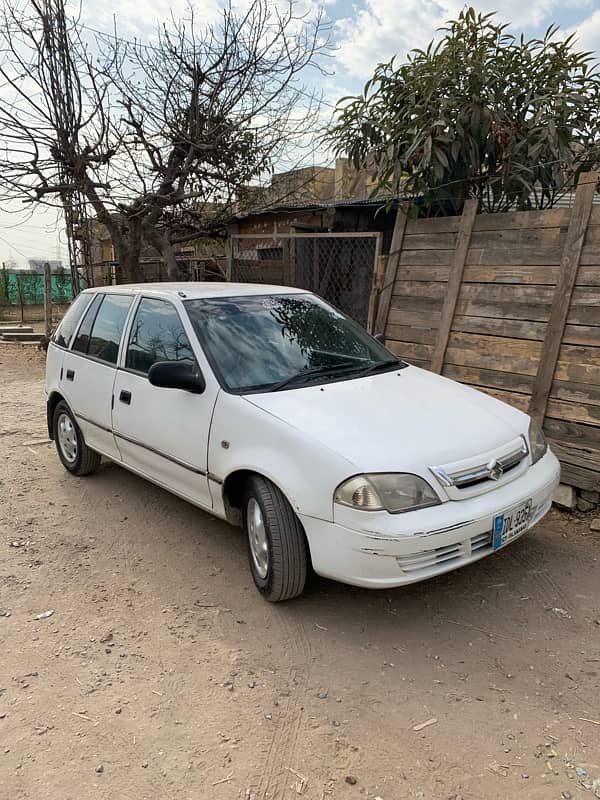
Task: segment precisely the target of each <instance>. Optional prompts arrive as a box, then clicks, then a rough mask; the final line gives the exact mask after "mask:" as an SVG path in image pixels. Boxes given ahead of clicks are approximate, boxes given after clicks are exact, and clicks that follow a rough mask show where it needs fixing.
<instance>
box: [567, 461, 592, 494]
mask: <svg viewBox="0 0 600 800" xmlns="http://www.w3.org/2000/svg"><path fill="white" fill-rule="evenodd" d="M598 478H599V473H598V472H595V471H593V470H589V469H584V468H582V467H576V466H575V465H574V464H568V463H566V462H565V463H564V464H561V471H560V480H561V482H562V483H566V484H567V485H568V486H576V487H577V488H578V489H589V490H590V491H598V489H599V488H600V481H599V480H598Z"/></svg>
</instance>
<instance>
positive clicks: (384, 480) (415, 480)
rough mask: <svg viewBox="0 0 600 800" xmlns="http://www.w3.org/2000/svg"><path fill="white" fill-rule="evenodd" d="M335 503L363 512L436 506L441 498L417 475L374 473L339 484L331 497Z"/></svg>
mask: <svg viewBox="0 0 600 800" xmlns="http://www.w3.org/2000/svg"><path fill="white" fill-rule="evenodd" d="M333 499H334V501H335V502H336V503H339V504H341V505H343V506H350V508H359V509H362V510H363V511H389V513H390V514H396V513H398V512H400V511H414V510H415V509H416V508H427V506H437V505H438V504H439V503H440V499H439V497H438V496H437V494H436V493H435V492H434V491H433V489H432V488H431V486H430V485H429V484H428V483H427V482H426V481H424V480H423V478H419V476H418V475H408V474H404V473H390V474H384V473H376V474H372V475H356V476H355V477H354V478H349V479H348V480H347V481H344V482H343V483H341V484H340V485H339V486H338V488H337V489H336V490H335V494H334V497H333Z"/></svg>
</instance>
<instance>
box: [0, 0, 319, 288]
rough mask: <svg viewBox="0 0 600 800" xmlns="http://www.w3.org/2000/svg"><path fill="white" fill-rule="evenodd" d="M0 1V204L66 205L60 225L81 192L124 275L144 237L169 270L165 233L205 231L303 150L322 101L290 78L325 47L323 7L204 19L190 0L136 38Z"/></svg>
mask: <svg viewBox="0 0 600 800" xmlns="http://www.w3.org/2000/svg"><path fill="white" fill-rule="evenodd" d="M0 2H2V3H3V5H2V6H1V7H0V80H1V82H2V86H1V87H0V100H1V101H3V102H0V129H1V130H3V140H4V141H3V146H2V151H1V152H0V203H3V204H4V205H11V204H14V200H15V198H19V199H21V200H22V201H24V202H28V203H34V204H36V203H44V204H54V205H60V204H62V205H63V207H64V208H65V210H66V212H67V223H69V216H68V215H69V214H70V213H71V211H70V210H71V208H72V207H73V200H74V198H79V197H81V198H83V200H84V202H85V203H87V204H89V205H90V206H91V208H92V209H93V213H94V215H95V217H96V219H97V220H98V221H99V222H100V223H102V224H104V225H105V226H106V228H107V229H108V231H109V233H110V235H111V239H112V242H113V245H114V248H115V253H116V257H117V260H118V261H119V264H120V277H121V280H125V281H131V280H137V279H139V278H140V277H141V276H140V269H139V261H140V253H141V251H142V246H143V243H144V242H146V243H149V244H151V245H152V246H153V247H155V248H156V249H157V250H158V251H159V252H160V253H161V255H162V256H163V258H164V260H165V263H166V266H167V272H168V274H169V276H171V277H174V276H175V275H176V274H177V262H176V258H175V251H174V245H175V244H177V243H178V242H181V241H185V240H186V239H191V238H194V237H197V236H198V235H199V234H201V233H202V232H203V231H205V230H206V229H207V228H208V227H210V228H211V230H214V228H215V226H216V225H217V224H218V223H219V221H221V220H222V219H224V218H225V216H226V215H227V214H228V213H230V209H231V205H232V202H233V200H234V198H235V196H236V193H237V192H238V190H239V188H240V187H241V186H243V185H245V184H247V183H248V182H249V181H252V180H253V179H256V178H259V177H260V176H262V175H266V174H268V173H269V172H270V171H271V170H272V168H273V165H274V164H275V163H277V161H278V159H280V158H281V157H282V155H283V154H284V153H285V152H287V153H288V154H289V152H290V150H291V151H293V152H294V153H296V154H297V155H298V157H299V159H301V154H302V148H303V147H305V146H306V143H307V138H306V134H307V131H310V130H311V128H314V125H315V122H316V118H317V114H318V101H317V100H316V98H314V97H313V96H310V95H309V96H308V97H309V101H308V103H307V101H306V97H307V95H306V93H305V92H304V90H303V87H302V86H301V85H300V84H299V78H300V73H302V72H303V71H304V70H305V69H306V68H307V67H309V66H310V65H315V66H317V67H318V62H319V60H320V56H322V55H324V54H325V53H326V52H327V49H328V44H327V40H326V37H325V35H324V31H323V26H322V21H321V18H320V17H317V18H316V19H313V20H310V19H306V18H303V17H301V16H298V15H297V14H296V13H295V10H294V7H293V5H290V6H289V7H288V9H287V11H286V12H283V13H281V12H279V11H278V10H277V9H276V7H275V6H274V4H272V3H270V2H269V1H268V0H254V2H253V3H252V4H251V5H250V7H249V9H248V10H247V12H245V13H243V14H241V15H240V14H238V13H236V12H235V11H234V10H233V9H232V7H231V6H227V7H226V8H225V9H224V10H223V11H222V15H221V18H220V21H219V23H218V24H217V25H214V26H208V27H206V26H204V27H202V26H198V24H197V22H196V19H195V17H194V13H193V11H192V10H190V11H189V13H188V15H187V17H186V19H184V20H173V21H172V24H170V25H169V26H167V25H165V26H163V27H162V28H161V29H160V30H159V32H158V36H157V38H156V40H155V41H154V42H153V43H151V44H142V43H140V42H124V41H123V40H121V39H119V37H118V36H117V35H116V33H115V35H108V34H97V33H95V34H93V35H90V33H89V31H88V29H87V28H86V27H85V26H84V25H83V24H82V23H81V21H80V20H78V19H74V20H70V21H69V22H67V21H66V19H65V13H64V5H63V0H30V2H29V3H28V5H27V7H26V11H25V12H24V11H22V10H21V11H17V10H15V8H14V4H13V2H12V0H0ZM13 207H14V206H13ZM71 222H72V223H73V224H76V222H77V220H72V219H71Z"/></svg>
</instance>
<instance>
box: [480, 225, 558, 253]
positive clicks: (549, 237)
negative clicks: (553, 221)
mask: <svg viewBox="0 0 600 800" xmlns="http://www.w3.org/2000/svg"><path fill="white" fill-rule="evenodd" d="M566 235H567V231H566V228H511V229H508V230H494V231H481V230H480V231H473V235H472V236H471V247H472V248H475V249H478V248H479V249H482V250H484V249H490V250H506V249H510V248H516V247H519V248H521V247H560V246H561V245H562V244H563V243H564V241H565V238H566Z"/></svg>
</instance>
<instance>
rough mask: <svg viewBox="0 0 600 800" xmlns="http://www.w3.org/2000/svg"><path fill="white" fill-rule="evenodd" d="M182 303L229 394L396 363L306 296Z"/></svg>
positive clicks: (324, 305)
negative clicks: (230, 392)
mask: <svg viewBox="0 0 600 800" xmlns="http://www.w3.org/2000/svg"><path fill="white" fill-rule="evenodd" d="M185 306H186V309H187V312H188V314H189V317H190V319H191V321H192V324H193V326H194V329H195V331H196V333H197V335H198V338H199V339H200V341H201V343H202V345H203V347H204V349H205V352H206V354H207V357H208V359H209V361H210V362H211V365H212V367H213V369H214V370H215V371H216V373H217V375H218V377H219V378H220V380H221V382H222V384H223V386H224V387H225V388H226V389H228V390H229V391H234V392H239V393H243V392H258V391H274V390H278V389H283V388H286V389H287V388H290V389H291V388H298V387H299V386H303V385H306V384H307V383H308V382H317V381H318V382H320V383H324V382H328V381H332V380H339V379H340V377H345V376H348V377H356V376H357V375H359V374H360V373H361V372H363V371H369V372H372V371H373V369H376V368H377V367H378V365H381V367H382V369H384V370H385V369H386V368H388V367H389V368H390V369H391V368H393V367H397V366H398V363H399V362H398V361H397V359H394V357H393V356H392V355H391V354H390V352H389V350H387V349H386V348H385V347H384V346H383V345H382V344H380V343H379V342H378V341H376V340H375V339H373V337H371V336H369V334H368V333H367V332H366V331H365V330H364V329H363V328H361V327H360V325H358V324H357V323H356V322H354V321H353V320H351V319H350V318H349V317H347V316H346V315H345V314H342V313H341V312H340V311H337V310H336V309H334V308H332V307H331V306H330V305H328V304H327V303H325V302H324V301H323V300H321V299H320V298H318V297H315V296H314V295H312V294H276V295H247V296H242V297H219V298H216V297H214V298H212V297H211V298H205V299H198V300H187V301H186V302H185Z"/></svg>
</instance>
